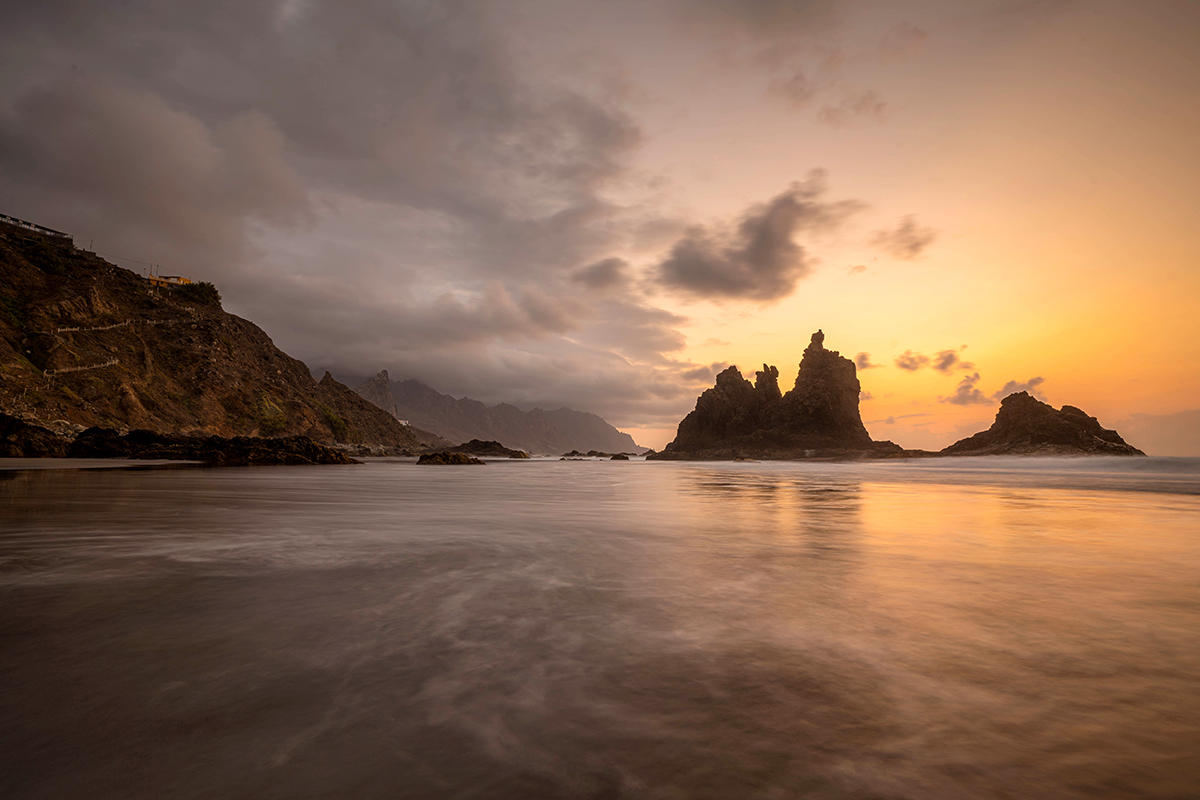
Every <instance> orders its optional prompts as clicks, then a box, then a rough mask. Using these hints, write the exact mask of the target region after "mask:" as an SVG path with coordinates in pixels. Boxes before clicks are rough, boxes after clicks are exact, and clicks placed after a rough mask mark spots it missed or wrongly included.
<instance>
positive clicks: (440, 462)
mask: <svg viewBox="0 0 1200 800" xmlns="http://www.w3.org/2000/svg"><path fill="white" fill-rule="evenodd" d="M417 463H418V464H432V465H434V466H450V465H454V464H486V463H487V462H486V461H481V460H479V459H478V458H475V457H474V456H469V455H467V454H466V453H426V454H425V455H423V456H421V457H420V458H418V459H417Z"/></svg>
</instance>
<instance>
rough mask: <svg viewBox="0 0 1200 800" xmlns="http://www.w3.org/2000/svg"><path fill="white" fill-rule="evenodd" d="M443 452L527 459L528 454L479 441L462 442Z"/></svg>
mask: <svg viewBox="0 0 1200 800" xmlns="http://www.w3.org/2000/svg"><path fill="white" fill-rule="evenodd" d="M445 452H447V453H466V454H467V455H471V456H489V457H491V458H529V453H526V452H525V451H524V450H513V449H512V448H510V447H505V446H504V445H502V444H500V443H499V442H484V441H480V440H479V439H472V440H471V441H469V442H464V443H463V444H460V445H459V446H458V447H449V448H446V450H445Z"/></svg>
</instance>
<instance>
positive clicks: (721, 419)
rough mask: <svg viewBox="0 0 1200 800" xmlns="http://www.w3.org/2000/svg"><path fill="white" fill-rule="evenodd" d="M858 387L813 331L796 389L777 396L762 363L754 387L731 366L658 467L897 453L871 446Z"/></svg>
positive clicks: (848, 364) (894, 448) (844, 361)
mask: <svg viewBox="0 0 1200 800" xmlns="http://www.w3.org/2000/svg"><path fill="white" fill-rule="evenodd" d="M860 391H861V387H860V386H859V383H858V376H857V374H856V369H855V366H854V362H853V361H851V360H850V359H848V358H845V357H843V356H842V355H840V354H839V353H838V352H837V351H836V350H826V349H825V334H824V333H823V332H822V331H817V332H816V333H814V334H813V335H812V341H811V342H810V343H809V345H808V347H807V348H806V349H805V351H804V357H803V359H802V360H801V361H800V372H799V374H798V375H797V376H796V385H795V386H794V387H793V388H792V390H791V391H789V392H788V393H787V394H781V392H780V389H779V370H778V369H776V368H775V367H773V366H769V365H767V364H763V368H762V371H760V372H758V373H756V376H755V381H754V383H753V384H751V383H750V381H748V380H746V379H745V378H743V377H742V374H741V372H739V371H738V369H737V367H729V368H728V369H727V370H725V371H724V372H722V373H721V374H720V375H718V376H717V380H716V386H714V387H713V388H712V389H708V390H706V391H705V392H704V393H703V394H702V395H700V398H699V399H698V400H697V401H696V409H695V410H694V411H692V412H691V413H690V414H688V415H687V416H686V417H684V419H683V421H682V422H680V423H679V429H678V432H677V433H676V436H675V440H674V441H673V442H671V443H670V444H669V445H667V446H666V447H665V448H664V449H663V451H662V452H661V453H658V454H657V455H654V456H648V458H652V459H662V460H692V459H696V460H726V459H734V458H747V457H753V458H778V459H790V458H810V457H861V456H864V455H869V454H870V455H889V454H900V453H902V450H901V448H900V447H899V446H898V445H895V444H892V443H891V442H873V441H871V436H870V434H868V433H867V429H866V427H865V426H864V425H863V422H862V418H861V417H860V416H859V412H858V396H859V392H860Z"/></svg>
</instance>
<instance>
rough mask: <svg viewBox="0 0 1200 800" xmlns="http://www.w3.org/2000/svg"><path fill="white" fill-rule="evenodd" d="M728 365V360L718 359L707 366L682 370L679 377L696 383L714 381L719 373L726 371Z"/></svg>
mask: <svg viewBox="0 0 1200 800" xmlns="http://www.w3.org/2000/svg"><path fill="white" fill-rule="evenodd" d="M728 366H729V362H728V361H716V362H713V363H712V364H709V365H708V366H707V367H696V368H695V369H690V370H687V371H686V372H681V373H680V374H679V377H680V378H682V379H684V380H686V381H694V382H696V383H706V384H707V383H712V382H713V380H714V379H715V378H716V377H717V374H718V373H720V372H723V371H725V369H726V368H727V367H728Z"/></svg>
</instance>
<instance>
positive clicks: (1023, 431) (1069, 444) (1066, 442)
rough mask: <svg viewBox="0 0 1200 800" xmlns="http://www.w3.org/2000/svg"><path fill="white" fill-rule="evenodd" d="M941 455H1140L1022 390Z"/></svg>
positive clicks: (1090, 421) (1074, 413)
mask: <svg viewBox="0 0 1200 800" xmlns="http://www.w3.org/2000/svg"><path fill="white" fill-rule="evenodd" d="M940 454H941V455H946V456H983V455H1076V454H1077V455H1120V456H1144V455H1145V453H1143V452H1142V451H1141V450H1138V449H1137V448H1136V447H1133V446H1132V445H1129V444H1127V443H1126V442H1125V440H1124V439H1122V438H1121V436H1120V434H1118V433H1117V432H1116V431H1110V430H1108V429H1106V428H1104V427H1102V426H1101V425H1100V423H1099V422H1098V421H1097V420H1096V418H1095V417H1090V416H1088V415H1087V414H1086V413H1084V412H1083V411H1082V410H1080V409H1078V408H1076V407H1075V406H1063V407H1062V409H1061V410H1056V409H1055V408H1054V406H1051V405H1049V404H1047V403H1043V402H1042V401H1040V400H1038V399H1036V398H1035V397H1033V396H1032V395H1030V394H1029V393H1028V392H1017V393H1016V394H1010V395H1009V396H1008V397H1006V398H1004V400H1003V401H1002V402H1001V403H1000V410H999V411H998V412H997V413H996V421H995V422H994V423H992V427H990V428H988V429H987V430H986V431H983V432H981V433H977V434H975V435H974V436H971V437H969V438H966V439H963V440H961V441H958V442H955V443H954V444H952V445H950V446H949V447H947V448H946V449H944V450H942V451H941V453H940Z"/></svg>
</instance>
